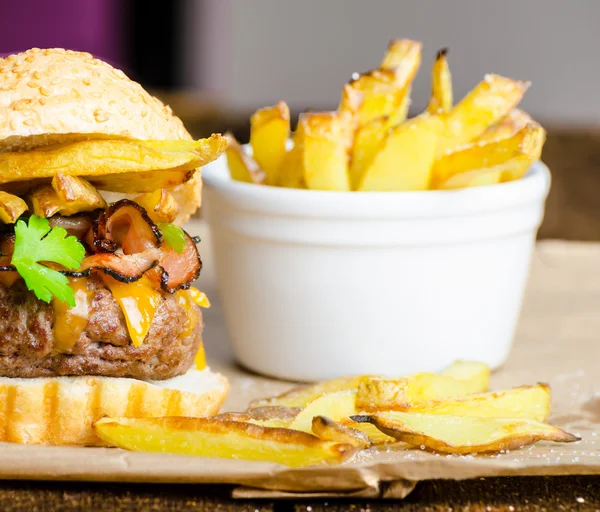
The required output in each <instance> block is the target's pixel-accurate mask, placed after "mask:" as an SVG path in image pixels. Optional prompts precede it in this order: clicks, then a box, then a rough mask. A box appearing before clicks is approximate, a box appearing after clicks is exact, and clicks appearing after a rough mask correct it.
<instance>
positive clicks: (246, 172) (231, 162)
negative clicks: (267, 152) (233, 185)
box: [225, 133, 266, 184]
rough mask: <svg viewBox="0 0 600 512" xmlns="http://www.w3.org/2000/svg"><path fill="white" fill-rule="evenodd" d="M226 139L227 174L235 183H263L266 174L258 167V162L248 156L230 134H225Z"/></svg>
mask: <svg viewBox="0 0 600 512" xmlns="http://www.w3.org/2000/svg"><path fill="white" fill-rule="evenodd" d="M225 138H226V139H227V150H226V152H225V154H226V156H227V166H228V167H229V174H231V177H232V178H233V179H234V180H235V181H243V182H246V183H259V184H260V183H265V181H266V174H265V172H264V171H263V170H262V169H261V168H260V167H259V165H258V162H256V160H254V158H252V157H251V156H250V155H248V154H247V153H246V152H245V151H244V150H243V148H242V146H240V145H239V144H238V142H237V141H236V140H235V138H234V137H233V135H231V134H230V133H226V134H225Z"/></svg>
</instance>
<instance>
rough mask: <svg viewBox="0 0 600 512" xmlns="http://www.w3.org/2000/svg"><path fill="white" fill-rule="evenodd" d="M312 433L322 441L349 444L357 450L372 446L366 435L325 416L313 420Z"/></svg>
mask: <svg viewBox="0 0 600 512" xmlns="http://www.w3.org/2000/svg"><path fill="white" fill-rule="evenodd" d="M312 432H313V434H314V435H316V436H317V437H318V438H319V439H323V441H333V442H336V443H346V444H351V445H352V446H356V447H357V448H359V449H363V448H368V447H369V446H371V444H373V443H372V442H371V439H369V436H368V435H367V434H365V433H363V432H361V431H360V430H357V429H355V428H352V427H345V426H343V425H341V424H340V423H336V422H335V421H333V420H331V419H329V418H326V417H325V416H315V417H314V418H313V420H312Z"/></svg>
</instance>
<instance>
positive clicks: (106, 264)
mask: <svg viewBox="0 0 600 512" xmlns="http://www.w3.org/2000/svg"><path fill="white" fill-rule="evenodd" d="M160 256H161V254H160V250H159V249H156V248H153V249H148V250H146V251H142V252H139V253H136V254H117V253H98V254H92V255H91V256H87V257H86V258H84V260H83V262H82V263H81V267H80V269H79V270H78V273H82V272H86V271H90V270H96V271H102V272H104V273H105V274H108V275H109V276H111V277H114V278H115V279H116V280H118V281H121V282H123V283H131V282H133V281H137V280H138V279H140V278H141V277H142V276H143V275H144V274H145V273H146V272H148V271H149V270H150V269H152V268H153V267H155V266H156V265H157V263H158V261H159V259H160ZM65 274H66V272H65ZM67 275H68V274H67Z"/></svg>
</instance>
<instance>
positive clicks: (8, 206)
mask: <svg viewBox="0 0 600 512" xmlns="http://www.w3.org/2000/svg"><path fill="white" fill-rule="evenodd" d="M27 210H28V208H27V203H26V202H25V201H23V199H21V198H20V197H18V196H15V195H13V194H9V193H8V192H2V191H0V222H3V223H4V224H14V223H15V222H17V219H18V218H19V217H20V216H21V215H23V214H24V213H25V212H26V211H27Z"/></svg>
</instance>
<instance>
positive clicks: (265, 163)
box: [250, 101, 290, 185]
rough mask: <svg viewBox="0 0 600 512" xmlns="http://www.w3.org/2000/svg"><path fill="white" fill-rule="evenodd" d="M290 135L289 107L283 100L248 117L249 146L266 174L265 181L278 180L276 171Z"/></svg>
mask: <svg viewBox="0 0 600 512" xmlns="http://www.w3.org/2000/svg"><path fill="white" fill-rule="evenodd" d="M289 136H290V109H289V108H288V106H287V105H286V103H285V102H284V101H280V102H279V103H277V105H274V106H272V107H266V108H261V109H260V110H257V111H256V112H255V113H254V115H253V116H252V117H251V118H250V146H252V154H253V156H254V160H256V162H257V163H258V165H259V167H260V168H261V169H262V170H263V171H264V172H265V174H266V182H267V184H269V185H274V184H275V183H277V182H278V181H279V178H278V176H277V173H278V172H279V169H280V168H281V164H282V163H283V159H284V158H285V154H286V143H287V140H288V138H289Z"/></svg>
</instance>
